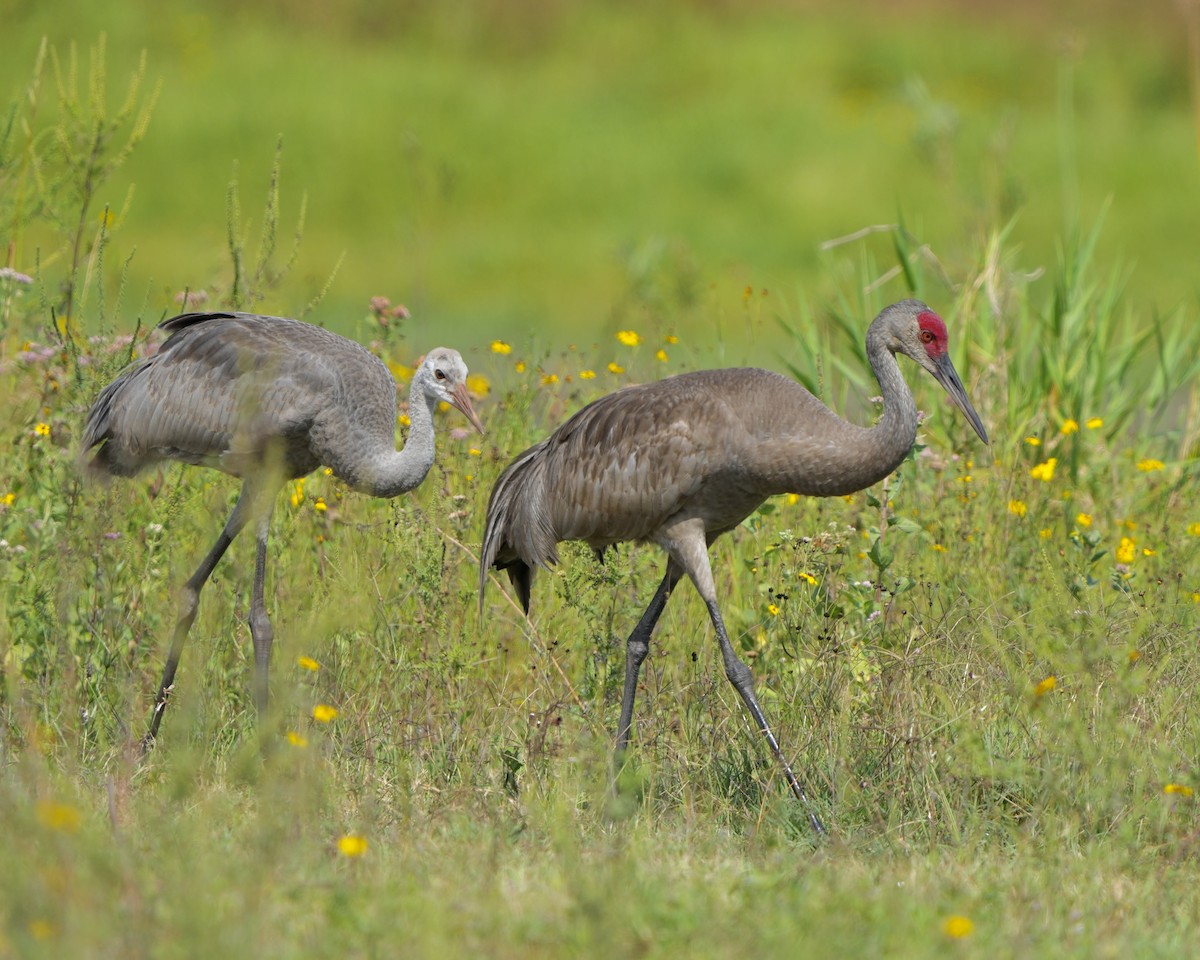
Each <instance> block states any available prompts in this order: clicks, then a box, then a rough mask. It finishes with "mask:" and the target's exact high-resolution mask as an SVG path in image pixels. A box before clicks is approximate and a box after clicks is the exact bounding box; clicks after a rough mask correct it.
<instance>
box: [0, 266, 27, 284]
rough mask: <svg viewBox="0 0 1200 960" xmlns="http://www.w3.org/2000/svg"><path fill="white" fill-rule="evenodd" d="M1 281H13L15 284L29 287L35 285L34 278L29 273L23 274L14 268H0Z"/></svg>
mask: <svg viewBox="0 0 1200 960" xmlns="http://www.w3.org/2000/svg"><path fill="white" fill-rule="evenodd" d="M0 280H11V281H12V282H13V283H22V284H24V285H25V286H27V287H28V286H31V285H32V284H33V277H31V276H30V275H29V274H27V273H21V271H20V270H14V269H13V268H12V267H0Z"/></svg>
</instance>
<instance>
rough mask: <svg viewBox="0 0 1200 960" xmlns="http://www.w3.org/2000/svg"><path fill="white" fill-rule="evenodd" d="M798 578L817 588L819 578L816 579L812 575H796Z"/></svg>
mask: <svg viewBox="0 0 1200 960" xmlns="http://www.w3.org/2000/svg"><path fill="white" fill-rule="evenodd" d="M796 577H797V579H799V580H803V581H805V582H806V583H808V584H809V585H810V586H813V587H815V586H816V585H817V578H816V577H814V576H813V575H812V574H811V573H798V574H796Z"/></svg>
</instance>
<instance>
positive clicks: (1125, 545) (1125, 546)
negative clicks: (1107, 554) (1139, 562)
mask: <svg viewBox="0 0 1200 960" xmlns="http://www.w3.org/2000/svg"><path fill="white" fill-rule="evenodd" d="M1136 546H1137V544H1136V543H1135V542H1134V541H1133V540H1130V539H1129V537H1122V538H1121V542H1120V543H1119V544H1117V563H1123V564H1125V565H1126V566H1128V565H1129V564H1131V563H1133V558H1134V557H1135V556H1136V553H1135V550H1134V548H1135V547H1136Z"/></svg>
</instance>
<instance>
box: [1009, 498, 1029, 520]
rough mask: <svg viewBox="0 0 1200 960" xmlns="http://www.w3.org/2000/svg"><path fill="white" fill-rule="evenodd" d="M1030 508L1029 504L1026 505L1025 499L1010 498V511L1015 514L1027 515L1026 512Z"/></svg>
mask: <svg viewBox="0 0 1200 960" xmlns="http://www.w3.org/2000/svg"><path fill="white" fill-rule="evenodd" d="M1028 510H1029V508H1028V507H1027V506H1025V501H1024V500H1009V501H1008V512H1009V513H1012V514H1015V515H1016V516H1018V517H1023V516H1025V513H1026V512H1027V511H1028Z"/></svg>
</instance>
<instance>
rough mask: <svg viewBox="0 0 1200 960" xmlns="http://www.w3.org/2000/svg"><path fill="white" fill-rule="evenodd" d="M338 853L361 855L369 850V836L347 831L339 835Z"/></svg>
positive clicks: (349, 855) (344, 855) (352, 855)
mask: <svg viewBox="0 0 1200 960" xmlns="http://www.w3.org/2000/svg"><path fill="white" fill-rule="evenodd" d="M337 845H338V853H340V854H341V855H342V856H343V857H361V856H362V855H363V854H364V853H366V852H367V847H368V844H367V838H366V837H364V836H363V835H362V834H360V833H347V834H343V835H342V836H340V837H338V842H337Z"/></svg>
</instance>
